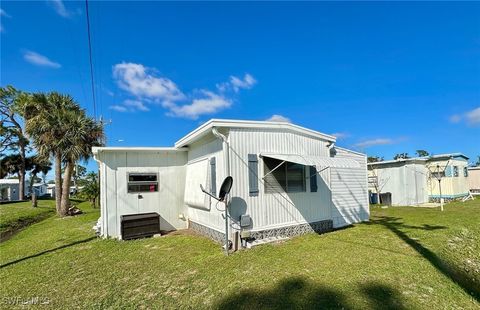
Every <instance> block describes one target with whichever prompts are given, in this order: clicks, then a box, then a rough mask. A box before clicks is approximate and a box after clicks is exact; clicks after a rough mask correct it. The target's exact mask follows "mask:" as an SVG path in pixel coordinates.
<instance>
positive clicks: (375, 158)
mask: <svg viewBox="0 0 480 310" xmlns="http://www.w3.org/2000/svg"><path fill="white" fill-rule="evenodd" d="M379 161H383V157H380V156H368V158H367V162H369V163H376V162H379Z"/></svg>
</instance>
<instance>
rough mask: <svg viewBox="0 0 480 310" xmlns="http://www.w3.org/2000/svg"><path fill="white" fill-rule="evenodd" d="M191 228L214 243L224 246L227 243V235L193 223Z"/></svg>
mask: <svg viewBox="0 0 480 310" xmlns="http://www.w3.org/2000/svg"><path fill="white" fill-rule="evenodd" d="M188 226H189V228H191V229H192V230H194V231H196V232H197V233H199V234H200V235H202V236H205V237H207V238H210V239H212V240H213V241H215V242H217V243H220V244H224V243H225V234H224V233H221V232H219V231H218V230H215V229H212V228H210V227H207V226H204V225H202V224H198V223H195V222H192V221H189V225H188Z"/></svg>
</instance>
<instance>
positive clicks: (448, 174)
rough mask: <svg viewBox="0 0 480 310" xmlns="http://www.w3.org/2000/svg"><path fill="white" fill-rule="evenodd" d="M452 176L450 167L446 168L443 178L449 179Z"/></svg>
mask: <svg viewBox="0 0 480 310" xmlns="http://www.w3.org/2000/svg"><path fill="white" fill-rule="evenodd" d="M452 174H453V172H452V166H447V168H445V176H446V177H451V176H452Z"/></svg>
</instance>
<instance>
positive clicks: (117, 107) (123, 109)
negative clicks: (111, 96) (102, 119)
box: [110, 104, 128, 112]
mask: <svg viewBox="0 0 480 310" xmlns="http://www.w3.org/2000/svg"><path fill="white" fill-rule="evenodd" d="M110 109H111V110H114V111H117V112H127V111H128V109H127V108H126V107H125V106H123V105H118V104H114V105H111V106H110Z"/></svg>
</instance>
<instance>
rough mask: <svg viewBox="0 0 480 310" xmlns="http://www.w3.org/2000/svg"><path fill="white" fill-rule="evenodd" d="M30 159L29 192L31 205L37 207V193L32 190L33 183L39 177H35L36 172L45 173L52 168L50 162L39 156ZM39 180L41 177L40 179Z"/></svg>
mask: <svg viewBox="0 0 480 310" xmlns="http://www.w3.org/2000/svg"><path fill="white" fill-rule="evenodd" d="M30 161H31V170H30V194H31V195H32V207H34V208H36V207H37V195H36V193H35V191H34V190H33V184H34V183H35V181H36V180H38V179H40V178H38V177H37V174H39V173H42V174H47V173H48V171H50V170H51V169H52V164H51V163H50V162H49V161H47V160H45V159H44V158H42V157H40V156H32V157H31V158H30ZM40 181H41V179H40Z"/></svg>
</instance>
